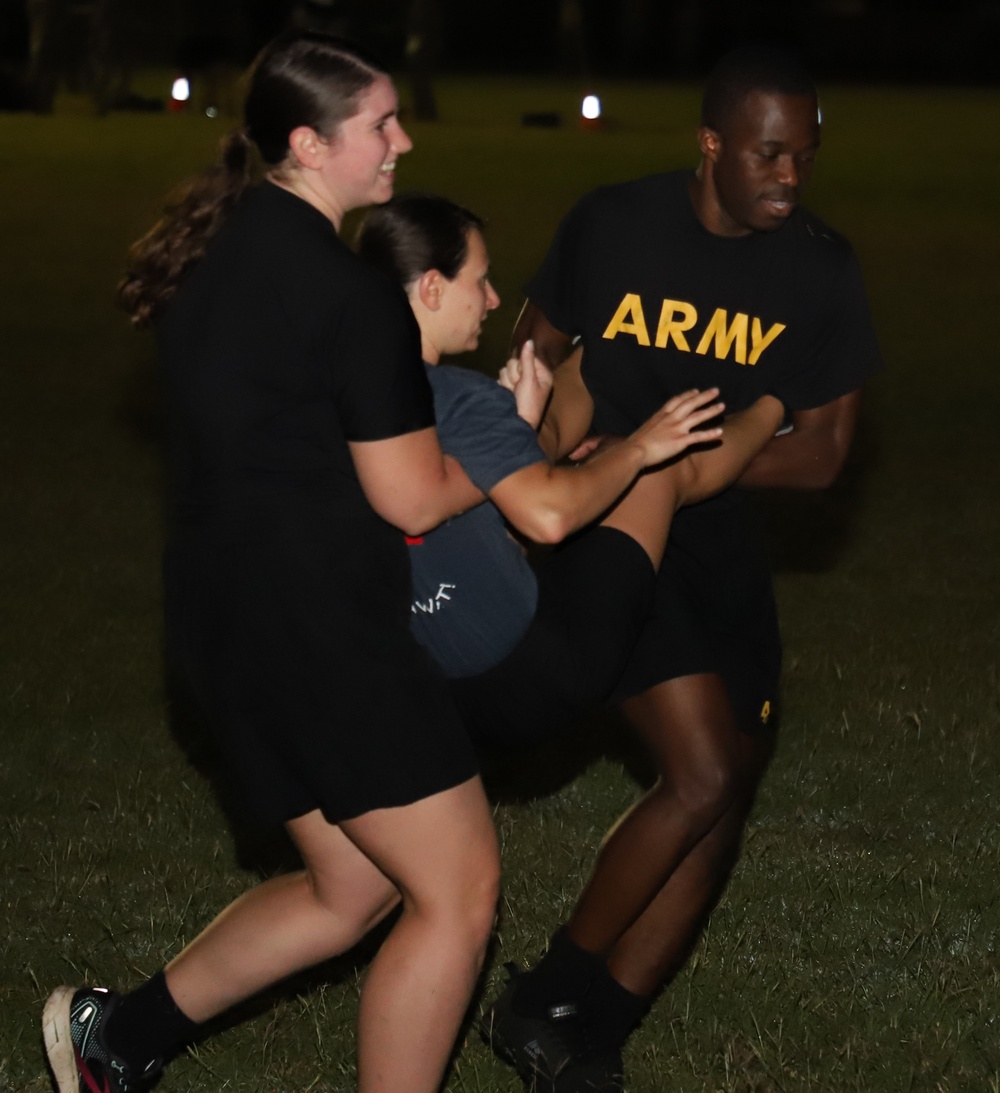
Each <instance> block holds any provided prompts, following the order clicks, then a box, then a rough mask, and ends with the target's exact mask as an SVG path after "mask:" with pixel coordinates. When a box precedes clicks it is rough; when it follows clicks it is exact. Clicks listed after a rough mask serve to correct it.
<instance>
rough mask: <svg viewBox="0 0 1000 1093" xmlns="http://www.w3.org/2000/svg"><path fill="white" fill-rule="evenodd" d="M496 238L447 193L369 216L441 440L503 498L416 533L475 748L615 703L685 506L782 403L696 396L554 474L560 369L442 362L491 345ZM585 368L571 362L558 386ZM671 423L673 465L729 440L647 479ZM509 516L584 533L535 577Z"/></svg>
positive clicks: (527, 362)
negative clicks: (656, 440)
mask: <svg viewBox="0 0 1000 1093" xmlns="http://www.w3.org/2000/svg"><path fill="white" fill-rule="evenodd" d="M481 228H482V223H481V221H480V220H479V219H478V218H477V217H476V216H475V215H474V214H472V213H470V212H469V211H468V210H465V209H462V208H460V207H459V206H457V205H455V204H454V203H452V202H450V201H447V200H446V199H444V198H440V197H435V196H432V195H425V194H409V195H402V196H400V197H397V198H395V199H393V201H391V202H390V203H388V204H386V205H382V206H380V207H379V208H377V209H373V210H372V211H371V212H370V213H369V214H368V216H367V218H366V220H365V222H364V224H363V226H362V230H361V233H360V236H359V240H358V249H359V252H360V254H361V255H362V257H364V258H366V259H368V260H369V261H371V262H373V263H375V264H376V265H378V266H380V267H381V268H382V269H384V270H385V271H386V272H387V273H389V274H390V275H391V276H392V277H393V278H394V279H395V280H396V281H398V282H399V283H400V284H401V285H402V286H403V288H404V289H405V290H406V293H407V296H408V298H409V301H410V306H411V307H412V309H413V312H414V314H415V315H416V318H417V322H418V325H419V327H420V335H421V345H422V349H423V355H424V361H425V363H426V364H427V366H428V368H427V371H428V376H429V378H430V381H431V387H432V390H433V391H434V407H435V414H436V417H437V428H438V434H439V436H440V438H441V444H442V447H443V448H444V450H445V451H447V452H448V453H449V454H450V455H452V456H453V457H454V458H455V459H457V460H458V462H459V463H461V465H462V467H463V468H464V470H465V471H466V473H467V474H468V475H469V477H470V478H471V479H472V481H473V482H475V483H476V485H478V486H479V488H480V489H481V490H482V491H483V493H484V494H485V495H486V496H487V497H488V499H489V503H488V504H484V505H481V506H478V507H477V508H474V509H472V510H470V511H469V512H467V513H465V514H463V515H462V516H459V517H455V518H453V519H451V520H449V521H448V522H447V523H446V524H444V525H443V526H441V527H439V528H436V529H435V530H434V531H432V532H430V533H429V534H425V535H423V536H421V537H419V538H416V539H411V540H410V544H411V548H410V558H411V563H412V567H413V576H414V590H415V596H414V604H413V617H412V625H413V629H414V633H415V634H416V636H417V639H418V640H419V641H420V642H421V643H422V644H423V645H425V646H426V647H427V648H428V650H429V651H430V652H431V654H432V655H433V656H434V658H435V659H436V660H437V662H438V663H439V665H440V666H441V668H442V669H443V671H444V672H445V674H446V675H447V676H449V678H451V680H452V693H453V694H454V696H455V698H456V701H457V704H458V707H459V710H460V712H461V714H462V716H463V719H464V721H465V724H466V727H467V728H468V730H469V732H470V734H471V735H472V737H473V739H474V741H475V742H476V744H477V745H480V746H501V747H502V746H505V745H512V744H516V745H530V744H534V743H538V742H539V741H541V740H543V739H544V738H546V737H547V736H551V735H553V734H554V733H557V732H559V731H560V730H563V729H565V728H566V727H568V725H569V724H571V723H572V721H573V720H574V718H575V717H577V716H578V715H579V714H581V713H583V712H584V711H586V710H588V709H590V708H592V707H593V706H595V705H597V704H599V703H602V702H604V701H606V700H607V699H608V698H609V697H610V695H611V693H612V690H613V688H614V686H615V684H616V683H617V681H618V679H619V677H620V675H621V672H622V670H623V669H624V667H625V664H626V662H627V659H628V655H629V652H630V650H631V648H632V645H633V644H634V642H635V639H636V637H637V635H638V632H639V628H640V626H641V624H642V621H643V619H644V617H645V615H646V612H647V610H648V608H649V604H650V601H651V596H652V590H653V577H654V573H655V570H656V568H657V567H658V566H659V563H660V560H661V558H662V556H663V551H664V547H665V543H666V539H667V534H668V532H669V528H670V521H671V518H672V516H673V513H674V512H675V511H676V509H677V508H678V507H679V506H680V505H682V504H690V503H692V502H696V501H699V500H702V499H703V498H705V497H707V496H709V495H711V494H712V493H715V492H717V491H719V490H721V489H723V488H724V487H725V486H727V485H729V484H730V483H731V482H732V481H734V480H735V479H736V478H737V477H739V475H740V473H741V472H742V471H743V469H744V468H745V467H746V465H747V464H748V463H749V462H750V460H751V459H752V458H753V456H754V455H755V454H756V452H757V451H758V450H759V449H760V448H761V447H762V446H763V445H764V444H765V443H766V441H767V440H768V439H769V438H770V437H771V436H773V434H774V432H775V430H776V429H777V428H778V427H779V425H780V423H781V419H782V415H783V407H782V405H781V403H780V402H779V401H778V400H777V399H776V398H772V397H771V396H765V397H763V398H761V399H760V400H759V401H758V402H756V403H755V404H754V405H753V406H751V407H749V408H748V409H747V410H745V411H743V412H742V413H740V414H735V415H733V416H732V417H730V418H729V419H727V421H726V423H725V429H724V430H723V429H722V428H720V427H718V426H710V427H706V428H699V427H700V426H704V425H705V423H706V422H709V421H710V420H712V419H713V418H717V417H718V415H719V414H720V412H721V411H722V409H723V407H722V405H721V404H720V403H718V402H717V401H715V398H716V395H717V394H718V392H717V391H715V390H714V389H713V390H709V391H705V392H694V391H692V392H688V393H686V394H684V395H681V396H679V397H678V398H675V399H673V400H671V402H669V403H667V405H666V406H665V407H664V409H663V410H662V411H661V414H660V415H658V417H659V419H660V420H659V421H655V419H651V421H650V422H648V423H647V424H646V425H645V426H643V428H642V429H640V430H638V431H637V433H636V434H633V436H631V437H628V438H626V439H625V440H624V441H622V442H620V443H619V444H617V445H615V446H614V447H611V448H610V450H606V451H605V450H602V451H598V453H597V454H596V455H594V456H591V457H590V458H589V459H587V460H586V461H585V462H584V463H582V464H580V465H578V466H554V465H553V464H552V462H551V461H550V459H549V458H548V457H547V455H546V450H545V449H546V448H547V447H549V446H550V445H555V444H558V438H555V437H553V438H549V437H547V436H546V435H545V433H544V431H543V433H542V435H541V436H539V434H538V432H537V429H538V426H539V423H540V420H541V417H542V413H543V410H544V408H545V404H546V402H547V400H548V398H549V394H550V388H551V384H552V377H551V375H550V374H549V373H548V371H547V369H545V367H544V366H543V365H542V364H541V363H539V362H537V361H535V359H534V356H533V354H532V353H531V351H530V348H527V347H526V351H525V352H523V353H522V354H521V356H520V358H519V359H516V360H513V361H511V362H509V363H508V365H507V366H506V367H505V369H504V370H503V373H502V374H501V383H500V384H497V383H495V382H493V381H491V380H489V379H488V378H487V377H485V376H483V375H481V374H479V373H476V372H472V371H470V370H468V369H462V368H455V367H451V366H448V365H441V364H440V360H441V358H442V356H445V355H448V354H451V353H460V352H464V351H467V350H469V349H474V348H475V347H476V345H477V343H478V339H479V332H480V328H481V325H482V322H483V320H484V319H485V318H486V315H487V314H488V312H489V311H490V310H492V309H493V308H495V307H496V306H497V305H498V303H499V299H498V297H497V294H496V292H495V291H494V290H493V287H492V285H491V284H490V282H489V277H488V272H489V259H488V255H487V251H486V245H485V242H484V240H483V236H482V231H481ZM573 374H574V369H573V366H572V364H571V363H567V365H564V366H563V368H561V369H560V372H559V382H565V380H566V379H571V377H572V376H573ZM577 374H578V373H577ZM553 397H554V398H556V399H558V398H559V389H558V387H557V389H556V391H555V394H554V396H553ZM654 424H655V427H656V428H657V429H659V430H660V431H662V430H663V428H664V427H666V429H667V430H668V433H669V437H670V440H669V442H668V443H667V444H665V445H663V446H662V449H661V459H663V460H666V459H670V458H672V457H674V456H677V455H679V454H680V453H682V452H684V451H685V450H686V449H687V448H689V447H691V446H692V445H704V444H706V443H708V444H711V445H713V446H712V447H710V448H708V449H707V450H697V451H696V452H694V453H692V454H691V455H690V456H688V457H686V458H683V459H680V460H677V461H675V462H672V463H670V464H669V465H668V466H665V467H663V468H661V469H658V470H655V471H651V472H648V473H643V474H640V473H639V471H640V470H641V467H640V466H639V464H640V463H641V457H640V456H639V455H638V454H634V450H641V448H642V445H643V444H644V439H645V438H644V436H643V431H644V430H648V431H652V428H653V426H654ZM630 453H632V454H630ZM623 457H624V458H626V459H632V460H633V462H634V465H635V466H636V471H635V473H636V475H637V477H636V478H635V479H634V480H633V481H632V482H631V483H626V485H625V486H618V487H617V488H616V483H617V481H618V480H617V479H615V478H614V477H613V476H611V475H609V474H608V468H609V465H614V462H615V461H620V460H621V459H622V458H623ZM646 465H647V466H649V465H650V463H649V461H648V459H647V463H646ZM507 523H509V524H510V525H512V526H513V527H514V528H515V529H516V530H517V531H518V532H520V533H521V534H522V535H524V536H526V537H527V538H528V539H531V540H534V541H535V542H541V543H559V542H561V541H562V540H564V539H566V537H567V536H571V538H569V540H568V541H567V542H565V543H563V544H562V545H561V546H560V547H559V548H558V549H556V550H555V551H554V552H552V554H551V555H550V556H549V557H548V558H547V559H545V561H544V563H543V564H542V565H541V567H540V569H539V571H538V573H537V575H536V572H535V570H533V569H532V567H531V566H530V565H529V563H528V561H527V559H526V558H525V555H524V552H523V550H522V549H521V547H520V546H519V545H518V544H517V543H516V542H515V541H514V540H513V539H512V538H511V537H510V535H509V534H508V533H507V530H506V524H507ZM583 528H586V530H585V531H584V532H583V533H582V534H579V535H573V534H572V533H574V532H577V531H579V530H580V529H583Z"/></svg>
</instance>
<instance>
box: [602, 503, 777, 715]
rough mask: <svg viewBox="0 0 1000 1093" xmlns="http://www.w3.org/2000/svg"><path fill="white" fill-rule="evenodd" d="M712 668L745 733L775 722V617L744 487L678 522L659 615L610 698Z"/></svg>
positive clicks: (660, 585) (659, 585)
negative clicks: (724, 689)
mask: <svg viewBox="0 0 1000 1093" xmlns="http://www.w3.org/2000/svg"><path fill="white" fill-rule="evenodd" d="M707 672H710V673H716V674H718V675H721V676H722V679H723V681H724V682H725V685H726V689H727V691H728V693H729V698H730V701H731V703H732V705H733V708H734V711H735V713H736V717H737V721H738V723H739V725H740V727H741V728H742V729H744V730H745V731H753V730H754V729H756V728H759V727H760V726H762V725H767V724H769V723H771V722H772V719H773V718H774V716H775V713H776V705H777V693H778V680H779V676H780V673H781V636H780V634H779V632H778V614H777V609H776V607H775V602H774V592H773V589H772V586H771V575H770V566H769V563H768V558H767V550H766V547H765V544H764V539H763V532H762V529H761V527H760V524H759V519H758V517H757V514H756V512H755V511H754V510H753V508H752V506H751V504H750V501H749V498H747V497H746V496H745V495H743V494H741V493H740V492H739V491H738V490H730V491H728V492H727V493H726V494H723V495H721V496H720V497H717V498H713V499H712V500H710V501H706V502H704V503H702V504H700V505H694V506H692V507H691V508H688V509H681V510H680V511H679V512H678V514H677V516H676V517H675V518H674V522H673V525H672V527H671V529H670V540H669V543H668V545H667V551H666V554H665V556H664V559H663V565H662V566H661V567H660V572H659V574H658V576H657V581H656V593H655V596H654V603H653V609H652V612H651V614H650V615H649V617H648V619H647V620H646V622H645V624H644V626H643V628H642V633H641V634H640V636H639V639H638V641H637V642H636V645H635V649H634V652H633V655H632V657H631V658H630V660H629V663H628V666H627V667H626V669H625V671H624V673H623V675H622V677H621V679H620V681H619V684H618V686H617V687H616V688H615V692H614V696H613V697H614V699H615V700H616V701H620V700H621V699H624V698H630V697H632V696H633V695H637V694H641V693H642V692H643V691H646V690H648V689H649V688H650V687H653V686H655V685H656V684H657V683H661V682H664V681H666V680H670V679H676V678H679V677H680V676H686V675H697V674H701V673H707Z"/></svg>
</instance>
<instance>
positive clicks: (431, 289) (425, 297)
mask: <svg viewBox="0 0 1000 1093" xmlns="http://www.w3.org/2000/svg"><path fill="white" fill-rule="evenodd" d="M415 287H416V290H417V297H418V299H419V300H420V302H421V303H422V304H423V305H424V307H426V308H427V310H428V311H437V310H438V308H439V307H440V306H441V297H442V296H443V295H444V289H445V277H444V275H443V274H442V273H441V271H440V270H437V269H429V270H425V271H424V272H423V273H422V274H421V275H420V276H419V277H418V278H417V283H416V286H415Z"/></svg>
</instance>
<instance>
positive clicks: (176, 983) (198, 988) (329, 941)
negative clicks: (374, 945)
mask: <svg viewBox="0 0 1000 1093" xmlns="http://www.w3.org/2000/svg"><path fill="white" fill-rule="evenodd" d="M286 826H287V829H288V832H289V834H290V835H291V837H292V839H293V841H294V842H295V844H296V847H297V848H298V850H299V853H300V854H301V855H302V859H303V861H304V863H305V869H303V870H301V871H300V872H297V873H292V874H289V875H287V876H280V877H275V878H274V879H273V880H269V881H265V882H264V883H263V884H260V885H258V886H257V887H256V888H252V889H251V890H250V891H249V892H247V893H245V894H244V895H242V896H240V897H239V898H238V899H237V900H235V901H234V902H233V903H231V904H230V905H229V906H228V907H227V908H226V909H225V910H224V911H223V912H222V913H221V914H220V915H218V917H217V918H216V919H215V920H214V921H213V922H211V923H210V924H209V925H208V926H207V927H206V928H205V929H204V930H203V931H202V932H201V933H200V934H199V935H198V936H197V937H196V938H195V939H194V940H193V941H192V942H191V943H190V944H189V945H188V946H187V947H186V948H185V949H184V950H183V951H182V952H180V953H179V954H178V955H177V956H176V957H174V959H173V960H172V961H171V962H170V963H169V964H168V965H167V967H166V977H167V985H168V987H169V989H170V994H171V995H172V997H173V999H174V1001H175V1002H176V1003H177V1005H178V1006H179V1007H180V1009H181V1010H182V1011H183V1012H184V1013H185V1014H186V1015H187V1016H188V1017H189V1018H191V1020H192V1021H196V1022H199V1023H200V1022H202V1021H207V1020H208V1019H209V1018H211V1017H215V1016H217V1015H218V1014H220V1013H222V1012H224V1011H225V1010H227V1009H229V1007H230V1006H232V1005H235V1004H236V1003H237V1002H241V1001H243V1000H244V999H245V998H249V997H250V996H251V995H253V994H256V993H257V992H258V991H260V990H263V989H264V988H265V987H268V986H270V985H271V984H272V983H275V982H277V981H278V980H279V979H283V978H285V976H288V975H291V974H292V973H293V972H296V971H301V970H302V969H303V968H308V967H311V966H312V965H313V964H318V963H319V962H320V961H323V960H328V959H330V958H331V957H333V956H336V955H338V954H339V953H342V952H345V951H346V950H347V949H349V948H351V946H352V945H355V944H356V943H357V942H358V941H360V939H361V938H362V937H364V935H365V934H366V933H367V932H368V931H369V930H370V929H371V928H372V927H373V926H374V925H375V924H376V923H377V922H378V921H379V920H380V919H382V918H383V917H384V916H385V915H386V914H388V912H389V911H390V910H391V909H392V908H393V907H394V906H395V905H396V903H397V902H398V901H399V892H398V890H397V889H396V887H395V885H393V883H392V881H390V880H389V878H388V877H386V876H385V875H384V874H383V873H382V872H381V871H380V870H379V869H378V868H377V867H376V866H375V865H373V863H372V862H371V861H370V860H369V859H368V858H367V857H365V855H364V854H362V853H361V851H360V850H358V848H357V847H356V846H355V845H354V844H353V843H352V842H351V841H350V839H348V838H347V836H346V835H345V834H344V832H343V831H342V830H341V829H340V828H339V827H337V826H335V825H333V824H330V823H328V822H327V821H326V820H325V819H324V818H323V815H322V813H320V812H319V811H315V812H310V813H309V814H308V815H306V816H301V817H299V818H298V819H295V820H292V821H291V822H290V823H288V824H287V825H286Z"/></svg>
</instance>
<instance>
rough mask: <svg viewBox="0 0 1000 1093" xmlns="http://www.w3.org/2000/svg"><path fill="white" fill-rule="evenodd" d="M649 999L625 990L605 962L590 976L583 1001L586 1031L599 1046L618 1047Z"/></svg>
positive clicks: (648, 1003)
mask: <svg viewBox="0 0 1000 1093" xmlns="http://www.w3.org/2000/svg"><path fill="white" fill-rule="evenodd" d="M652 1002H653V1000H652V998H651V997H650V996H649V995H645V994H633V993H632V992H631V991H630V990H626V989H625V987H623V986H622V985H621V983H619V982H618V980H617V979H615V978H614V976H612V974H611V973H610V972H609V971H608V968H607V965H606V964H605V965H604V966H603V967H602V968H601V971H600V972H599V973H598V974H597V975H595V976H594V978H593V980H592V982H591V984H590V990H589V991H588V993H587V998H586V1000H585V1010H586V1017H587V1026H588V1028H589V1030H590V1034H591V1035H592V1036H593V1037H594V1039H595V1040H597V1041H599V1042H600V1043H601V1044H603V1045H607V1046H609V1047H620V1046H621V1045H622V1044H623V1043H624V1042H625V1040H626V1038H627V1037H628V1034H629V1033H630V1032H631V1031H632V1029H633V1028H635V1026H636V1025H637V1024H639V1022H640V1021H641V1020H642V1019H643V1017H645V1016H646V1014H647V1013H648V1012H649V1007H650V1006H651V1005H652Z"/></svg>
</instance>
